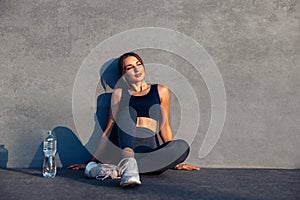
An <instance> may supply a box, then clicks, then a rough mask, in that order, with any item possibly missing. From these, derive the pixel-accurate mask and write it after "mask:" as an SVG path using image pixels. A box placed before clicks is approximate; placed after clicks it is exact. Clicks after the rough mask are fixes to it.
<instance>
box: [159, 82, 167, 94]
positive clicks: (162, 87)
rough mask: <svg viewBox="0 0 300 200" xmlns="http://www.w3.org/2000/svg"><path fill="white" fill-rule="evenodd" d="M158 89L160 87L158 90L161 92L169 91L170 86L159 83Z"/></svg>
mask: <svg viewBox="0 0 300 200" xmlns="http://www.w3.org/2000/svg"><path fill="white" fill-rule="evenodd" d="M157 89H158V92H159V93H161V94H163V93H166V92H169V88H168V86H166V85H162V84H158V85H157Z"/></svg>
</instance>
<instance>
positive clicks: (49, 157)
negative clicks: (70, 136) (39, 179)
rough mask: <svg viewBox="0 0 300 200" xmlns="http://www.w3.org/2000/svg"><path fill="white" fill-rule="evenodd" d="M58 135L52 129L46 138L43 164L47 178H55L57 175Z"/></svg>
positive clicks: (44, 174)
mask: <svg viewBox="0 0 300 200" xmlns="http://www.w3.org/2000/svg"><path fill="white" fill-rule="evenodd" d="M56 143H57V141H56V137H55V135H53V132H52V131H48V136H47V137H46V138H45V140H44V145H43V146H44V148H43V151H44V155H45V158H44V164H43V176H44V177H45V178H54V177H55V175H56V162H55V154H56V147H57V145H56Z"/></svg>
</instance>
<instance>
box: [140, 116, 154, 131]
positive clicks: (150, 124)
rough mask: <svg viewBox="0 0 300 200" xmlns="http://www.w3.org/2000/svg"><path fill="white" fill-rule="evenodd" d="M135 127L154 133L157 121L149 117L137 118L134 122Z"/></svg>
mask: <svg viewBox="0 0 300 200" xmlns="http://www.w3.org/2000/svg"><path fill="white" fill-rule="evenodd" d="M136 127H143V128H148V129H150V130H152V131H153V132H156V129H157V121H156V120H154V119H151V118H149V117H138V118H137V120H136Z"/></svg>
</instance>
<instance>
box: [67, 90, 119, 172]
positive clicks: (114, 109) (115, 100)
mask: <svg viewBox="0 0 300 200" xmlns="http://www.w3.org/2000/svg"><path fill="white" fill-rule="evenodd" d="M121 92H122V90H121V89H116V90H114V92H113V93H112V97H111V107H110V111H109V117H108V122H107V125H106V128H105V129H104V131H103V134H102V136H101V139H100V142H99V144H98V146H97V148H96V151H95V153H94V155H93V158H92V160H91V161H95V162H99V158H100V157H101V155H102V154H103V153H104V150H105V147H106V144H107V142H108V140H109V139H108V138H109V134H110V131H111V129H112V128H113V126H114V123H115V120H114V117H115V116H116V115H117V113H118V109H119V103H120V99H121ZM85 166H86V164H74V165H71V166H69V167H68V168H69V169H75V170H79V169H84V168H85Z"/></svg>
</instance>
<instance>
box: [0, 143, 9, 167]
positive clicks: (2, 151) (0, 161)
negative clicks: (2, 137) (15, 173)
mask: <svg viewBox="0 0 300 200" xmlns="http://www.w3.org/2000/svg"><path fill="white" fill-rule="evenodd" d="M7 162H8V150H7V149H6V148H5V146H4V144H0V168H7Z"/></svg>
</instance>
